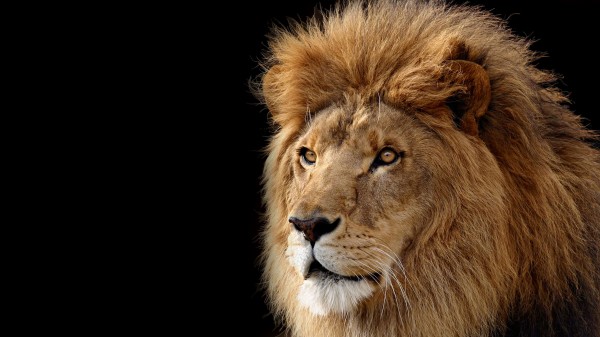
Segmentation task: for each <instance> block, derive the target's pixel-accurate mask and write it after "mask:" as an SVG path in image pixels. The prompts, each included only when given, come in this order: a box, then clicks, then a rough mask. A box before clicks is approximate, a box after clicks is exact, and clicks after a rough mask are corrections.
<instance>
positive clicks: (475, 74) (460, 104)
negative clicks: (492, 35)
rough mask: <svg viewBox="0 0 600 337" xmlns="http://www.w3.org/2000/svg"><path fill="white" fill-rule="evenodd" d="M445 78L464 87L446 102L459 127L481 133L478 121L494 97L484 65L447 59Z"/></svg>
mask: <svg viewBox="0 0 600 337" xmlns="http://www.w3.org/2000/svg"><path fill="white" fill-rule="evenodd" d="M446 66H447V68H446V69H447V72H446V74H445V76H444V77H445V80H446V81H448V82H449V83H450V84H451V85H453V86H454V85H455V86H458V87H462V89H461V90H459V91H457V93H456V94H455V95H453V96H452V97H450V98H449V99H448V100H447V101H446V104H447V105H448V107H449V108H450V110H452V113H453V117H454V121H455V123H456V125H457V127H458V128H460V129H461V130H462V131H463V132H465V133H466V134H469V135H472V136H476V135H477V134H478V133H479V130H478V121H479V118H481V116H483V115H484V114H485V113H486V111H487V110H488V106H489V104H490V100H491V98H492V90H491V86H490V78H489V76H488V74H487V72H486V71H485V69H483V67H482V66H480V65H479V64H477V63H475V62H471V61H465V60H449V61H446Z"/></svg>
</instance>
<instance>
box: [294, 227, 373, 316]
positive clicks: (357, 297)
mask: <svg viewBox="0 0 600 337" xmlns="http://www.w3.org/2000/svg"><path fill="white" fill-rule="evenodd" d="M286 253H287V254H286V255H287V258H288V261H289V262H290V264H291V265H292V266H293V267H294V269H296V271H297V272H298V273H299V274H300V276H301V277H302V278H303V280H304V281H303V282H302V284H301V285H300V289H299V292H298V297H297V299H298V301H299V303H300V305H301V306H303V307H305V308H306V309H308V310H309V311H310V312H311V313H312V314H314V315H318V316H325V315H328V314H330V313H340V314H347V313H350V312H352V311H353V310H354V309H355V308H356V306H357V305H358V304H359V303H360V301H362V300H364V299H365V298H367V297H369V296H371V294H372V293H373V292H374V289H373V285H371V284H370V283H369V281H368V280H366V279H360V280H352V279H345V278H331V277H328V276H325V275H323V274H321V273H311V272H310V266H311V264H312V263H313V262H314V261H315V258H314V255H313V248H312V247H311V245H310V243H309V242H308V241H307V240H305V239H304V237H303V236H302V234H300V232H296V231H293V232H292V233H290V235H289V236H288V248H287V252H286Z"/></svg>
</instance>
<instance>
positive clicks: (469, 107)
mask: <svg viewBox="0 0 600 337" xmlns="http://www.w3.org/2000/svg"><path fill="white" fill-rule="evenodd" d="M266 49H267V50H266V52H265V55H264V59H262V60H261V61H260V62H261V65H262V66H263V69H264V72H262V73H261V75H260V77H259V78H258V79H257V81H256V82H257V87H258V88H257V91H258V96H259V99H260V100H261V102H262V103H264V104H265V106H266V108H267V109H268V111H269V116H270V119H271V121H272V123H273V126H274V127H273V132H272V134H270V140H269V144H268V146H267V147H266V149H265V152H266V158H265V164H264V173H263V188H264V190H263V200H264V204H265V224H264V227H263V229H262V231H261V235H260V238H261V243H262V254H261V257H260V263H261V267H262V270H263V279H262V280H263V282H262V283H263V284H264V286H265V292H266V294H267V298H268V304H269V306H270V309H271V311H272V313H273V314H274V317H275V318H276V320H277V322H278V324H280V325H281V326H282V327H283V329H285V334H286V335H289V336H299V337H301V336H307V337H308V336H310V337H317V336H328V337H331V336H340V337H341V336H345V337H348V336H357V337H358V336H411V337H418V336H422V337H442V336H443V337H448V336H455V337H467V336H489V337H492V336H523V337H524V336H537V337H541V336H544V337H547V336H554V337H558V336H565V337H566V336H570V337H573V336H578V337H584V336H585V337H598V336H600V285H599V283H600V269H599V265H600V153H599V151H598V149H596V148H595V147H594V143H593V142H594V141H595V139H596V134H595V132H594V131H593V130H589V129H588V128H586V127H585V126H584V124H583V120H582V118H581V117H579V116H578V115H576V114H575V113H574V112H573V111H571V110H570V109H571V108H570V105H569V104H570V102H569V101H568V99H567V97H566V94H564V93H563V92H562V91H561V90H559V89H557V88H556V86H555V85H554V83H555V81H556V80H555V78H556V76H555V75H553V74H552V73H550V72H548V71H545V70H542V69H539V68H538V67H536V66H535V64H534V62H535V61H536V60H537V59H538V58H539V55H538V54H536V53H535V52H533V51H532V50H531V48H530V42H529V41H528V40H527V39H526V38H522V37H519V36H515V34H514V33H512V32H510V30H509V29H508V28H507V25H506V23H505V22H504V21H503V20H502V19H500V18H497V17H495V16H494V15H492V14H491V13H489V12H487V11H485V10H483V9H481V8H479V7H470V6H466V5H451V4H446V3H443V2H441V1H417V0H405V1H401V0H381V1H376V0H375V1H347V2H344V3H343V4H338V5H336V6H335V7H334V8H332V9H331V10H328V11H323V12H322V13H319V15H315V17H313V18H310V19H308V20H306V21H305V22H298V21H294V22H292V24H291V25H290V27H288V28H285V27H279V28H276V29H275V30H274V32H273V34H272V35H271V36H270V39H269V44H268V47H267V48H266Z"/></svg>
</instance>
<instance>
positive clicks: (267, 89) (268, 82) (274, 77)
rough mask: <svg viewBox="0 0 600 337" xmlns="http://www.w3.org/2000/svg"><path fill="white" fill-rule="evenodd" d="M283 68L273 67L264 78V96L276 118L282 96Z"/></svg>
mask: <svg viewBox="0 0 600 337" xmlns="http://www.w3.org/2000/svg"><path fill="white" fill-rule="evenodd" d="M281 70H282V69H281V66H279V65H274V66H272V67H271V68H270V69H269V70H268V71H267V72H266V73H265V74H264V75H263V77H262V96H263V98H264V101H265V104H266V105H267V108H268V109H269V111H270V112H271V114H272V115H273V116H274V117H275V116H276V114H277V111H278V108H277V106H278V104H277V101H278V100H279V97H281V96H282V88H281V84H282V83H283V81H281V78H280V77H281V75H282V71H281Z"/></svg>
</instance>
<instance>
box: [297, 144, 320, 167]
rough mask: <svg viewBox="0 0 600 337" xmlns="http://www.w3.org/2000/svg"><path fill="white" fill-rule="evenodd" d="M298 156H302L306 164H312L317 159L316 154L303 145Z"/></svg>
mask: <svg viewBox="0 0 600 337" xmlns="http://www.w3.org/2000/svg"><path fill="white" fill-rule="evenodd" d="M300 157H302V160H303V161H304V162H305V163H306V164H308V165H314V163H315V162H316V161H317V154H316V153H315V152H314V151H312V150H309V149H307V148H305V147H303V148H301V149H300Z"/></svg>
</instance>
